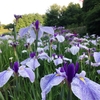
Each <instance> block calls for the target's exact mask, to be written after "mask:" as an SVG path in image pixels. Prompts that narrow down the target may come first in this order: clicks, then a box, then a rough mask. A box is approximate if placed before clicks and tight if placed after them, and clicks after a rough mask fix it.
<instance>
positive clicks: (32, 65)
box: [26, 58, 40, 70]
mask: <svg viewBox="0 0 100 100" xmlns="http://www.w3.org/2000/svg"><path fill="white" fill-rule="evenodd" d="M26 65H27V66H28V67H30V68H31V69H33V70H35V69H36V68H37V67H39V66H40V63H39V62H38V60H37V59H36V58H32V59H31V60H30V61H28V62H27V63H26Z"/></svg>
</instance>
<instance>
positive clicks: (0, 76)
mask: <svg viewBox="0 0 100 100" xmlns="http://www.w3.org/2000/svg"><path fill="white" fill-rule="evenodd" d="M12 74H13V70H12V69H10V68H9V69H8V70H5V71H3V72H0V87H2V86H3V85H5V84H6V83H7V81H8V80H9V79H10V77H11V76H12Z"/></svg>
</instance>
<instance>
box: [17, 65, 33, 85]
mask: <svg viewBox="0 0 100 100" xmlns="http://www.w3.org/2000/svg"><path fill="white" fill-rule="evenodd" d="M18 73H19V75H20V76H22V77H28V78H29V79H30V81H31V82H32V83H33V82H34V79H35V74H34V72H33V71H32V69H31V68H26V67H25V66H20V67H19V70H18Z"/></svg>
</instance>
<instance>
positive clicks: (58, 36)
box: [56, 35, 65, 43]
mask: <svg viewBox="0 0 100 100" xmlns="http://www.w3.org/2000/svg"><path fill="white" fill-rule="evenodd" d="M56 38H57V40H58V41H59V42H60V43H61V42H64V40H65V38H64V36H62V35H57V36H56Z"/></svg>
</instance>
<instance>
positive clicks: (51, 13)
mask: <svg viewBox="0 0 100 100" xmlns="http://www.w3.org/2000/svg"><path fill="white" fill-rule="evenodd" d="M60 9H61V7H60V6H59V5H57V4H53V5H52V6H50V9H48V10H47V12H46V17H45V20H44V23H45V25H49V26H55V25H56V26H58V25H59V15H60Z"/></svg>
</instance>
